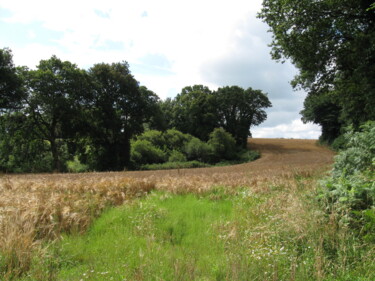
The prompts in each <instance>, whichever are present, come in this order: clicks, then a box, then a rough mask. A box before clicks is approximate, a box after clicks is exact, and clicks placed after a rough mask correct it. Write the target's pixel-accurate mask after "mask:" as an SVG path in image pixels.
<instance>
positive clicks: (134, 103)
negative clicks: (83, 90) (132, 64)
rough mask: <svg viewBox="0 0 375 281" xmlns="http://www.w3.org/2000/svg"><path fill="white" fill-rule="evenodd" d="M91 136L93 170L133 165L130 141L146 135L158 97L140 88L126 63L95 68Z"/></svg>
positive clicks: (120, 168) (91, 69) (92, 73)
mask: <svg viewBox="0 0 375 281" xmlns="http://www.w3.org/2000/svg"><path fill="white" fill-rule="evenodd" d="M89 74H90V77H91V79H92V81H93V90H92V101H91V105H90V107H91V109H90V112H91V113H90V114H91V117H90V132H89V134H88V139H89V145H90V154H91V156H90V157H91V159H92V162H91V163H90V164H91V166H92V168H94V169H98V170H122V169H124V168H125V167H127V166H128V165H129V160H130V139H131V138H132V136H133V135H135V134H137V133H140V132H142V130H143V126H142V125H143V123H144V122H146V121H147V120H149V117H150V116H151V115H152V107H153V106H154V104H155V103H156V101H157V98H156V96H155V95H154V94H153V93H152V92H151V91H148V90H147V89H146V88H142V89H140V87H139V84H138V82H137V81H136V80H135V79H134V77H133V76H132V75H131V73H130V70H129V66H128V64H127V63H126V62H120V63H113V64H105V63H100V64H96V65H94V66H93V67H92V68H90V70H89Z"/></svg>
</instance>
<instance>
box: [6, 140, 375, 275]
mask: <svg viewBox="0 0 375 281" xmlns="http://www.w3.org/2000/svg"><path fill="white" fill-rule="evenodd" d="M249 146H250V147H251V148H252V149H255V150H258V151H260V153H261V158H260V159H259V160H256V161H254V162H250V163H246V164H240V165H233V166H223V167H212V168H200V169H176V170H163V171H137V172H112V173H84V174H37V175H2V177H1V187H0V276H1V277H2V279H4V280H373V279H374V277H375V276H374V272H375V262H374V253H375V250H374V247H373V246H371V245H370V244H369V245H367V244H364V243H363V242H362V241H360V240H359V239H357V238H356V237H355V236H354V235H352V233H351V232H350V229H348V228H347V227H346V226H345V225H340V224H339V222H338V220H337V218H336V217H335V215H334V214H333V213H332V214H331V215H330V214H327V213H326V212H324V211H323V210H322V208H321V206H320V205H319V203H318V202H317V200H314V199H313V198H315V197H316V192H317V188H318V181H319V180H320V179H322V177H324V175H325V174H327V173H328V171H329V170H330V167H331V164H332V161H333V155H334V153H333V152H332V151H330V150H329V149H327V148H325V147H322V146H318V145H316V141H314V140H290V139H251V140H250V143H249Z"/></svg>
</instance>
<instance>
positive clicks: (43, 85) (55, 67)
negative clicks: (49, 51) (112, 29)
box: [22, 56, 88, 171]
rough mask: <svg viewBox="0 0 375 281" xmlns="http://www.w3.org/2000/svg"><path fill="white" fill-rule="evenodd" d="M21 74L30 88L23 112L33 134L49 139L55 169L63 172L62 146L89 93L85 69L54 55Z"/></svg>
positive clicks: (42, 138) (71, 132)
mask: <svg viewBox="0 0 375 281" xmlns="http://www.w3.org/2000/svg"><path fill="white" fill-rule="evenodd" d="M22 76H23V77H24V80H25V87H26V89H27V96H25V99H24V107H23V112H24V114H25V115H26V116H27V117H28V119H31V121H30V122H32V124H33V133H34V134H35V135H36V136H37V137H38V138H39V139H41V140H46V141H48V142H49V147H50V152H51V154H52V158H53V169H54V170H55V171H62V169H63V166H62V161H61V159H60V158H61V146H62V144H63V143H64V142H65V141H66V140H67V139H68V138H69V137H73V134H74V132H73V131H72V128H74V126H75V124H77V123H79V122H80V121H77V117H78V116H79V115H80V112H81V109H82V108H81V106H80V101H82V100H83V99H84V97H85V96H86V95H87V92H88V80H87V75H86V72H85V71H83V70H80V69H79V68H78V67H77V66H76V65H75V64H72V63H70V62H68V61H61V60H60V59H58V58H57V57H56V56H52V57H51V58H50V59H48V60H41V61H40V63H39V65H38V66H37V67H36V70H28V69H24V71H23V73H22Z"/></svg>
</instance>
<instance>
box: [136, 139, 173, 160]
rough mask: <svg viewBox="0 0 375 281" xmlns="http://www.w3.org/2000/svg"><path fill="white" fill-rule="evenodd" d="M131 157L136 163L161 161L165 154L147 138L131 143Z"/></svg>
mask: <svg viewBox="0 0 375 281" xmlns="http://www.w3.org/2000/svg"><path fill="white" fill-rule="evenodd" d="M130 154H131V159H132V161H133V162H134V163H136V165H144V164H152V163H162V162H165V160H166V154H165V152H164V151H162V150H161V149H160V148H158V147H156V146H154V145H153V144H152V143H151V142H149V141H147V140H136V141H133V142H132V145H131V153H130Z"/></svg>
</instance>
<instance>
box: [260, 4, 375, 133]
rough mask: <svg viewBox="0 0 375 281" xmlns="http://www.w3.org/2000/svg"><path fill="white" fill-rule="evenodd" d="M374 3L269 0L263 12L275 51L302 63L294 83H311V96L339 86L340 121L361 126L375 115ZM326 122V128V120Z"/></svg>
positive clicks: (305, 85)
mask: <svg viewBox="0 0 375 281" xmlns="http://www.w3.org/2000/svg"><path fill="white" fill-rule="evenodd" d="M371 4H373V1H371V0H354V1H353V0H321V1H310V0H285V1H279V0H264V1H263V8H262V10H261V12H260V13H259V17H260V18H262V19H263V20H264V21H265V22H266V23H267V24H268V25H269V26H270V30H271V31H272V32H273V41H272V43H271V46H272V51H271V54H272V57H273V58H274V59H276V60H283V59H290V60H291V61H292V63H293V64H295V65H296V67H297V68H298V69H299V75H297V76H296V77H295V79H294V80H293V82H292V85H293V86H294V87H301V88H303V89H305V90H306V91H307V92H308V96H309V97H310V96H320V95H327V93H330V92H332V91H335V92H336V95H337V103H336V105H337V106H338V107H339V108H340V112H339V119H340V122H338V123H337V125H338V126H340V124H348V123H352V124H353V125H354V126H355V127H359V125H360V124H362V123H363V122H365V121H366V120H374V119H375V81H374V79H373V77H374V76H375V49H374V47H373V46H375V24H374V21H375V11H374V10H373V9H369V8H370V6H371ZM311 99H316V98H311ZM313 104H314V103H311V102H307V103H305V110H304V111H303V114H304V113H311V112H313V111H314V110H311V109H310V108H308V106H310V105H313ZM306 106H307V107H306ZM304 118H305V120H307V121H311V120H312V118H310V117H308V116H304ZM313 119H317V118H313ZM324 119H325V118H324ZM320 124H321V125H322V126H323V131H324V130H325V126H326V124H325V123H320ZM329 126H331V124H330V125H329ZM337 130H340V128H337Z"/></svg>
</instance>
